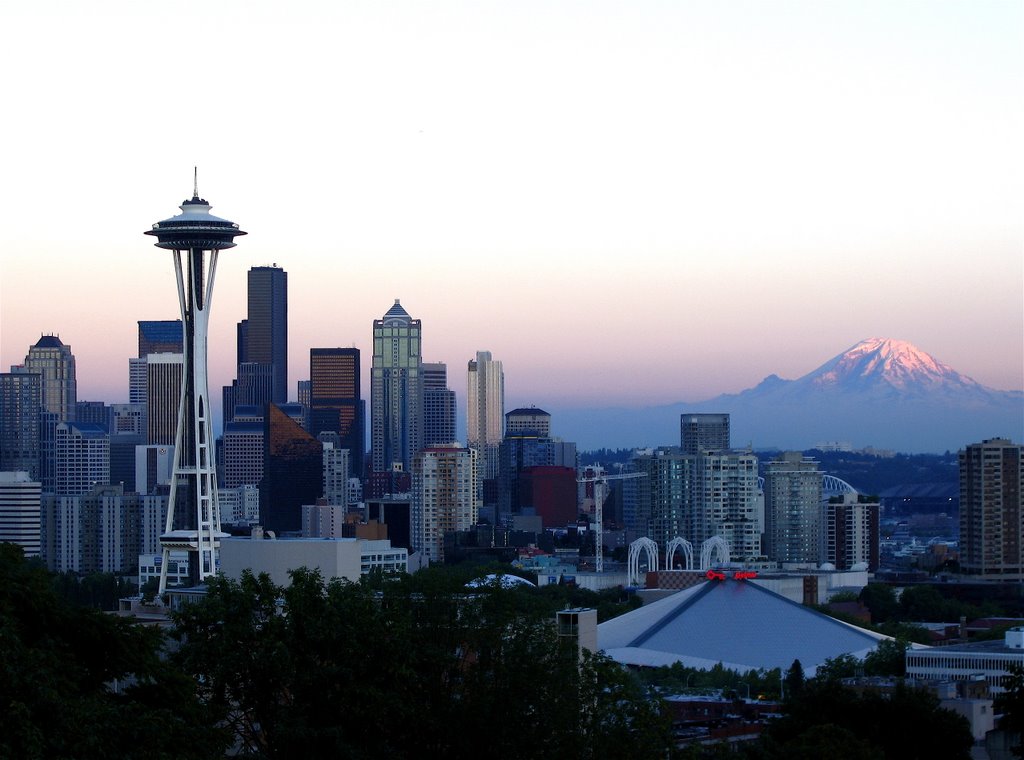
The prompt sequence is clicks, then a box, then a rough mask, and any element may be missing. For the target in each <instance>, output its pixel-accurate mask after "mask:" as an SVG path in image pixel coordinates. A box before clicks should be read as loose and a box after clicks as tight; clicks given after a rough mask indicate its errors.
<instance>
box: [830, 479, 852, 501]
mask: <svg viewBox="0 0 1024 760" xmlns="http://www.w3.org/2000/svg"><path fill="white" fill-rule="evenodd" d="M821 492H822V495H823V496H824V498H825V500H826V501H828V497H829V496H838V495H839V494H843V493H857V489H856V488H854V487H853V486H851V485H850V484H849V483H847V482H846V481H845V480H841V479H839V478H837V477H836V476H835V475H826V476H825V477H823V478H822V479H821Z"/></svg>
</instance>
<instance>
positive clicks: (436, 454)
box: [412, 444, 480, 562]
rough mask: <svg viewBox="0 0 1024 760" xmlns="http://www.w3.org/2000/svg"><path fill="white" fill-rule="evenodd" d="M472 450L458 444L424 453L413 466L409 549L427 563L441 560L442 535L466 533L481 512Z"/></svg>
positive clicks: (476, 457)
mask: <svg viewBox="0 0 1024 760" xmlns="http://www.w3.org/2000/svg"><path fill="white" fill-rule="evenodd" d="M478 461H479V457H478V454H477V452H476V450H475V449H471V448H463V447H461V446H459V445H458V444H450V445H448V446H434V447H431V448H428V449H423V450H422V451H420V452H419V453H417V454H416V456H415V457H414V458H413V465H412V547H413V551H418V552H422V553H423V556H424V558H425V559H426V560H427V561H429V562H441V561H443V559H444V535H445V533H448V532H451V531H461V530H469V529H470V528H472V527H473V526H474V525H476V521H477V516H478V514H479V511H480V497H479V496H478V494H479V490H478V482H479V472H478V469H477V468H478Z"/></svg>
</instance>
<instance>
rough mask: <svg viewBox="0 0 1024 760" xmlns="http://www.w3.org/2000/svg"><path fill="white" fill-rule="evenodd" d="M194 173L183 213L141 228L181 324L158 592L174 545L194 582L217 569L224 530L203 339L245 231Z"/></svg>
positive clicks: (164, 581) (161, 592) (182, 208)
mask: <svg viewBox="0 0 1024 760" xmlns="http://www.w3.org/2000/svg"><path fill="white" fill-rule="evenodd" d="M193 171H194V173H193V192H192V198H191V200H186V201H184V202H183V203H182V204H181V206H180V208H181V213H180V214H178V215H177V216H173V217H171V218H170V219H164V220H163V221H162V222H157V223H156V224H154V225H153V229H151V230H146V232H145V233H144V234H146V235H152V236H154V237H155V238H156V239H157V242H156V244H155V245H156V247H157V248H163V249H165V250H169V251H171V257H172V259H173V261H174V272H175V276H176V279H177V284H178V305H179V306H180V307H181V323H182V326H183V328H184V329H183V332H184V341H183V344H184V347H183V353H184V368H183V376H182V382H181V400H180V402H179V405H178V428H177V434H176V436H175V445H174V464H173V468H172V476H171V492H170V497H169V500H168V504H167V523H166V526H165V529H164V533H163V535H161V536H160V544H161V547H162V549H163V562H161V565H160V591H159V593H160V594H163V592H164V590H165V589H166V587H167V566H168V562H169V559H170V552H171V551H172V550H178V551H180V550H185V551H188V552H189V578H190V580H191V581H192V582H193V583H196V584H197V583H201V582H202V581H203V580H204V579H205V578H207V577H209V576H211V575H213V574H215V573H216V572H217V549H218V548H219V546H220V537H221V536H222V535H224V534H223V533H221V526H220V508H219V506H218V503H217V472H216V461H215V460H216V457H215V456H214V443H213V435H212V425H211V420H210V411H211V410H210V402H209V396H210V392H209V384H208V382H207V375H206V342H207V334H208V328H209V315H210V303H211V301H212V298H213V280H214V275H215V274H216V271H217V254H218V252H219V251H221V250H222V249H224V248H233V247H234V246H235V242H234V239H235V238H236V237H238V236H240V235H244V234H246V233H245V232H243V231H242V230H240V229H239V228H238V225H237V224H235V223H234V222H229V221H228V220H227V219H221V218H219V217H216V216H214V215H213V214H211V213H210V204H208V203H207V202H206V201H205V200H204V199H203V198H200V197H199V183H198V173H197V172H195V170H193ZM207 253H209V257H207ZM207 258H208V259H209V261H207Z"/></svg>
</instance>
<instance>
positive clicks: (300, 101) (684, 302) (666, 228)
mask: <svg viewBox="0 0 1024 760" xmlns="http://www.w3.org/2000/svg"><path fill="white" fill-rule="evenodd" d="M242 10H243V6H241V5H238V6H237V7H236V6H235V5H233V4H232V3H226V4H224V5H223V6H222V5H219V4H218V6H217V7H216V8H213V7H210V6H208V5H204V4H201V3H196V2H185V3H183V4H182V5H181V7H180V8H179V7H178V6H175V7H174V9H173V11H172V9H171V8H170V7H166V8H165V7H160V6H154V7H149V6H148V5H142V4H136V3H127V2H123V3H112V4H110V5H103V6H101V7H93V6H89V7H88V8H86V7H83V6H79V5H77V4H74V3H70V2H67V3H65V2H56V1H53V2H49V1H44V2H40V3H33V4H31V5H24V6H19V7H18V8H17V9H16V10H14V11H13V12H12V13H11V14H10V18H9V19H8V21H9V23H5V25H4V29H3V31H0V43H2V44H0V63H3V64H5V68H6V70H8V71H16V72H18V75H17V76H16V77H12V78H11V81H10V82H9V83H8V84H7V85H6V86H7V88H8V94H7V100H8V102H9V103H11V104H12V107H13V111H12V112H16V113H18V114H19V118H17V119H11V120H9V121H8V123H7V124H6V125H5V127H6V129H7V130H8V138H7V141H6V144H7V145H8V147H9V148H13V149H12V150H10V151H9V152H10V156H11V158H10V161H8V162H6V164H5V181H4V182H3V183H2V185H0V195H2V202H3V204H4V208H5V212H6V213H5V214H4V222H3V224H2V225H0V228H2V235H3V239H2V240H0V250H2V251H3V254H2V256H0V363H2V366H3V369H4V370H6V369H7V367H8V366H9V365H10V364H12V363H17V362H20V361H21V360H22V359H23V357H24V355H25V352H26V350H27V348H28V346H29V345H30V344H31V343H33V342H34V341H35V340H37V339H38V337H39V335H40V333H44V332H45V333H50V332H54V333H59V334H60V336H61V338H62V339H63V340H64V341H65V342H68V343H70V344H71V345H72V347H73V349H74V352H75V354H76V357H77V360H78V381H79V397H80V398H83V399H103V400H108V401H115V400H120V399H124V398H126V396H127V360H128V357H129V356H131V355H134V352H135V348H136V325H135V322H136V320H139V319H172V318H176V317H177V313H176V310H177V304H176V296H175V292H174V284H173V273H172V268H171V262H170V258H169V255H167V254H165V253H163V252H161V251H158V250H157V249H155V248H153V247H152V244H151V240H149V239H148V238H144V237H143V235H142V232H143V231H144V230H145V229H147V228H148V226H149V225H150V224H152V223H153V222H155V221H157V220H159V219H163V218H166V217H168V216H171V215H173V214H174V213H176V206H177V204H178V203H180V202H181V200H182V199H184V198H185V197H186V195H188V194H190V192H191V173H192V166H193V165H194V164H198V166H199V181H200V190H201V193H202V195H203V196H204V197H206V198H207V199H208V200H209V201H210V202H211V203H212V204H213V206H214V209H213V213H215V214H218V215H221V216H225V217H228V218H230V219H232V220H234V221H237V222H239V223H240V224H241V226H242V228H243V229H245V230H247V231H248V232H249V233H250V234H249V235H248V236H247V237H245V238H242V239H241V240H240V241H239V246H238V247H237V248H236V249H233V250H232V251H229V252H228V253H226V254H225V255H224V257H223V259H222V266H221V270H220V272H219V274H218V281H217V287H216V295H215V303H214V307H213V329H212V336H211V365H212V371H211V378H210V385H211V389H216V388H219V386H220V385H222V384H224V383H225V382H228V381H229V380H230V378H231V377H232V375H233V365H234V360H235V356H234V324H235V322H237V321H238V320H239V319H241V318H243V317H244V316H245V294H244V288H245V272H246V270H247V269H248V268H249V267H250V266H254V265H264V264H269V263H271V262H277V263H278V264H280V265H281V266H283V267H284V268H285V269H286V270H287V271H288V272H289V284H290V301H291V310H290V320H291V335H290V341H291V356H290V371H289V377H290V381H291V384H292V395H294V381H295V380H298V379H302V378H305V377H306V376H307V374H308V369H307V367H308V349H309V348H310V347H311V346H350V345H355V346H357V347H359V348H360V349H362V351H363V357H364V365H368V364H369V360H370V356H369V348H370V329H371V322H372V320H373V319H374V318H378V317H379V316H381V315H382V314H383V313H384V312H385V311H386V310H387V309H388V308H389V306H390V305H391V303H392V302H393V300H394V298H401V299H402V303H403V305H404V306H405V307H406V309H407V310H408V311H409V312H410V314H412V315H413V316H414V317H416V318H419V319H422V320H423V325H424V353H425V358H426V359H427V360H430V361H445V362H447V363H448V365H449V376H450V384H451V387H453V388H454V389H455V390H456V391H457V392H458V393H459V394H460V396H461V395H463V394H464V390H465V369H464V367H465V362H466V361H468V360H469V359H470V358H471V357H472V356H473V355H474V353H475V352H476V351H477V350H490V351H491V352H492V354H493V355H494V357H495V358H496V359H500V360H502V361H503V362H504V367H505V373H506V393H507V395H508V397H509V399H510V400H511V401H512V402H513V403H537V404H538V405H543V404H544V403H548V402H553V401H555V400H557V401H558V402H559V403H563V404H564V403H568V402H578V403H579V404H580V405H591V404H594V403H597V402H601V403H608V404H616V405H641V404H649V403H668V402H673V401H678V400H700V399H703V398H707V397H711V396H714V395H717V394H718V393H721V392H735V391H738V390H741V389H743V388H746V387H750V386H752V385H754V384H756V383H757V382H758V381H760V380H761V379H762V378H763V377H764V376H765V375H768V374H771V373H777V374H779V375H781V376H783V377H796V376H799V375H802V374H804V373H806V372H808V371H810V370H811V369H813V368H814V367H816V366H818V365H819V364H821V363H822V362H824V361H825V360H826V359H828V358H830V357H832V356H833V355H835V354H837V353H839V352H840V351H842V350H843V349H845V348H847V347H848V346H850V345H852V344H854V343H856V342H857V341H859V340H860V339H862V338H865V337H868V336H890V337H894V338H899V339H903V340H908V341H910V342H912V343H914V344H916V345H917V346H919V347H920V348H922V349H923V350H925V351H927V352H929V353H931V354H933V355H934V356H935V357H936V358H938V359H940V360H941V361H943V362H945V363H947V364H949V365H951V366H952V367H953V368H955V369H957V370H958V371H960V372H962V373H964V374H966V375H969V376H971V377H973V378H974V379H976V380H978V381H979V382H981V383H983V384H985V385H989V386H992V387H995V388H999V389H1021V388H1024V349H1022V346H1024V271H1022V251H1024V233H1022V224H1021V215H1020V209H1021V207H1022V200H1024V191H1022V184H1021V179H1020V178H1021V177H1022V176H1024V172H1022V169H1024V162H1022V152H1021V147H1020V140H1019V135H1020V134H1021V133H1022V132H1024V129H1022V127H1024V124H1022V121H1024V120H1022V118H1021V116H1022V102H1021V98H1020V90H1019V83H1020V81H1021V75H1022V73H1024V66H1022V62H1024V54H1022V52H1021V47H1020V45H1019V40H1018V39H1017V34H1016V30H1019V29H1020V28H1021V20H1022V18H1021V16H1022V10H1021V6H1020V5H1019V4H1009V3H998V2H991V3H986V2H978V3H966V2H949V3H942V2H936V3H930V4H928V5H927V6H922V5H920V4H918V3H911V2H899V1H896V2H884V3H883V2H877V3H871V2H852V1H851V2H839V3H829V4H821V3H817V2H803V3H801V2H778V3H753V2H752V3H742V2H739V3H730V4H716V3H703V4H702V3H692V4H689V3H688V4H671V3H668V4H665V3H658V2H638V3H635V4H621V3H602V2H596V3H594V4H591V5H588V6H587V7H586V8H583V7H582V6H579V5H578V4H573V3H567V2H553V3H543V4H541V3H497V4H493V5H488V6H480V5H478V4H475V3H458V2H441V3H437V4H430V6H423V5H420V4H414V3H389V2H382V3H374V4H372V5H370V6H359V5H357V4H344V5H343V6H342V5H338V4H328V3H313V2H308V3H298V4H296V5H295V6H294V7H292V6H289V10H288V11H287V15H284V11H282V10H281V8H280V6H278V5H275V4H270V3H259V2H257V3H247V4H245V6H244V10H245V12H244V13H242V12H241V11H242ZM197 19H198V20H199V22H201V23H202V24H204V25H205V26H206V27H207V28H209V29H211V30H215V29H223V30H224V34H223V35H222V36H221V37H219V38H218V42H217V44H215V45H210V44H208V42H207V41H206V40H205V38H204V40H203V41H200V40H199V39H198V38H194V35H190V34H186V31H187V30H189V29H191V28H192V27H191V26H190V25H191V24H194V23H196V22H197ZM157 27H159V28H161V29H162V30H163V33H162V34H161V35H160V37H161V38H162V39H169V38H172V37H176V38H178V39H181V40H183V42H182V43H181V45H180V46H179V47H178V48H176V49H175V50H174V51H170V50H169V49H167V48H165V47H163V46H161V45H159V44H155V41H154V37H153V35H152V33H151V31H152V29H154V28H157ZM176 32H177V33H176ZM172 53H173V54H172ZM129 62H130V63H129ZM186 92H187V93H188V96H187V97H186V95H185V94H184V93H186ZM168 98H170V99H171V100H173V101H175V103H176V104H175V105H174V106H173V107H171V106H169V105H168ZM366 395H368V389H367V393H366ZM460 403H464V402H462V401H461V400H460Z"/></svg>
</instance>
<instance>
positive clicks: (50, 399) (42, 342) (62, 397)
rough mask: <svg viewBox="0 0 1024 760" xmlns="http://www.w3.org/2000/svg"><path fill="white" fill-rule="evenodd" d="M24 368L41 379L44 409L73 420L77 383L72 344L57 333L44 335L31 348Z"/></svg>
mask: <svg viewBox="0 0 1024 760" xmlns="http://www.w3.org/2000/svg"><path fill="white" fill-rule="evenodd" d="M24 369H25V372H34V373H36V374H38V375H39V376H40V377H41V379H42V404H43V411H46V412H53V413H54V414H56V415H57V419H58V420H59V421H61V422H73V421H74V419H75V402H76V401H77V400H78V385H77V382H76V380H75V356H74V354H72V353H71V346H68V345H65V344H64V343H62V342H61V340H60V338H58V337H57V336H56V335H44V336H42V337H41V338H40V339H39V340H38V341H37V342H36V344H35V345H34V346H31V347H30V348H29V350H28V355H27V356H26V357H25V364H24Z"/></svg>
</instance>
